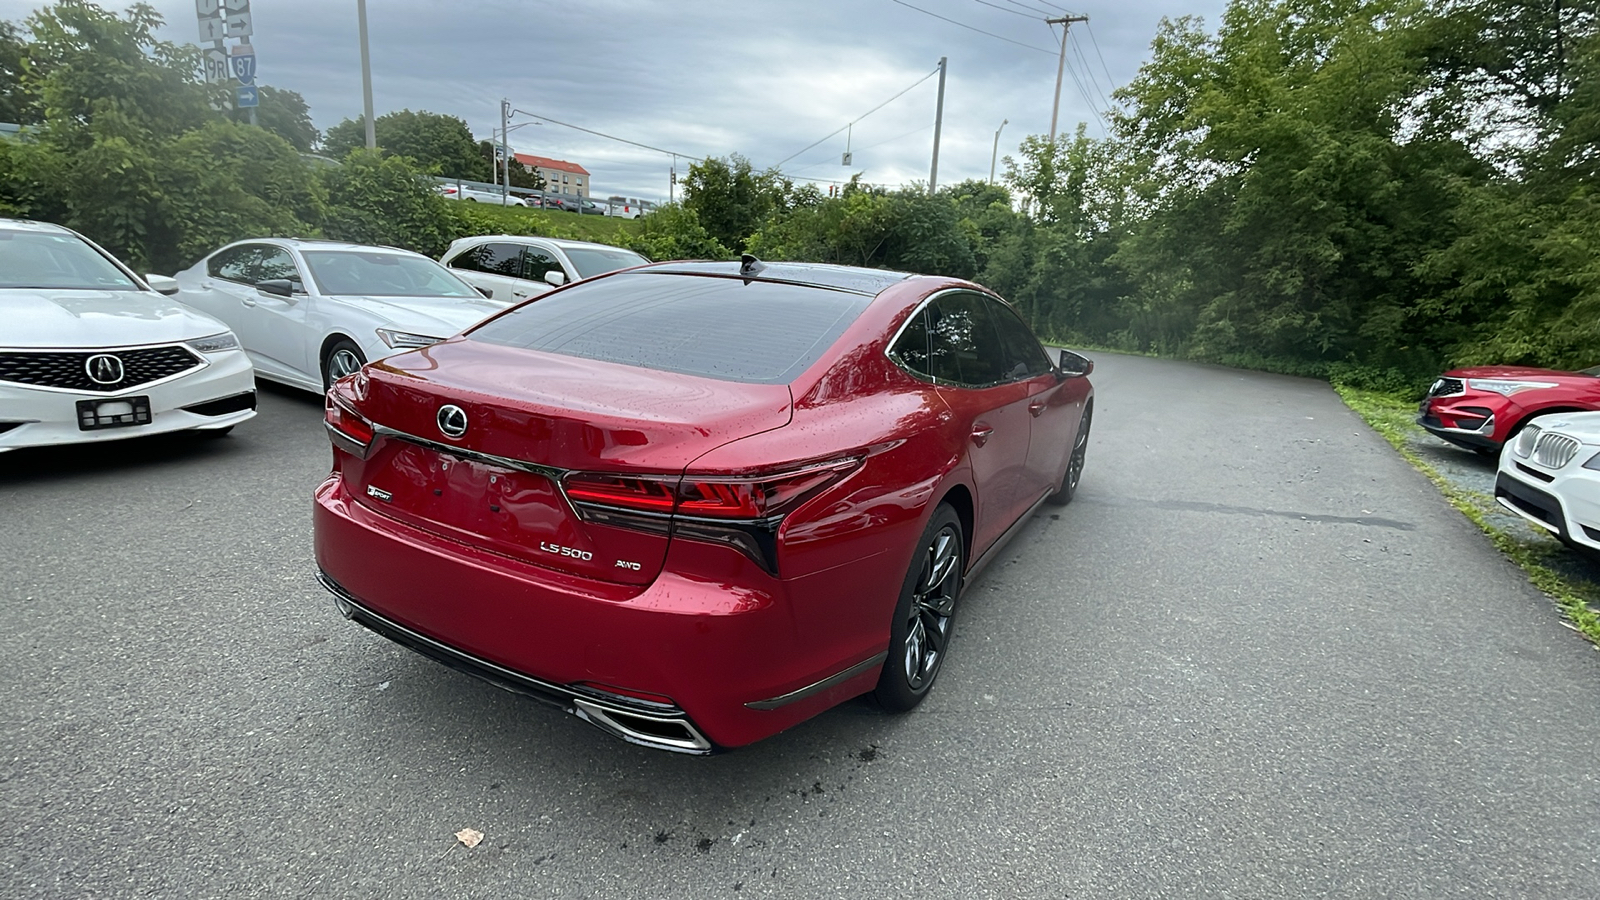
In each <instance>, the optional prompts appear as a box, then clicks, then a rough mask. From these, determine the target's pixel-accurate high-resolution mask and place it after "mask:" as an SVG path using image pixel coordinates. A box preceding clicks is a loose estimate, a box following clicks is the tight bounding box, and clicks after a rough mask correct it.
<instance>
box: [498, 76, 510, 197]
mask: <svg viewBox="0 0 1600 900" xmlns="http://www.w3.org/2000/svg"><path fill="white" fill-rule="evenodd" d="M500 168H501V170H502V171H503V172H504V173H505V179H506V180H505V182H504V183H503V184H502V185H501V187H500V205H501V206H505V205H507V204H508V203H510V201H509V200H508V199H507V198H508V197H510V196H511V101H510V100H501V101H500Z"/></svg>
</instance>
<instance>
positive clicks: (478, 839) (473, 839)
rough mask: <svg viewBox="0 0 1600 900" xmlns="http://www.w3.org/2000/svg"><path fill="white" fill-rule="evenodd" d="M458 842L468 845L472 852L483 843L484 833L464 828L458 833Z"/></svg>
mask: <svg viewBox="0 0 1600 900" xmlns="http://www.w3.org/2000/svg"><path fill="white" fill-rule="evenodd" d="M456 840H458V841H460V842H461V843H463V844H466V845H467V849H468V850H471V849H472V848H473V847H476V846H478V845H479V844H481V843H483V832H481V831H477V830H474V829H472V828H463V829H461V830H460V831H458V832H456Z"/></svg>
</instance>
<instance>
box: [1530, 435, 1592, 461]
mask: <svg viewBox="0 0 1600 900" xmlns="http://www.w3.org/2000/svg"><path fill="white" fill-rule="evenodd" d="M1579 446H1581V445H1580V444H1579V443H1578V441H1577V440H1576V439H1575V438H1570V437H1567V436H1566V435H1564V434H1556V433H1555V432H1551V431H1546V432H1543V433H1541V434H1540V435H1539V440H1538V442H1537V443H1535V444H1534V445H1533V461H1534V462H1536V463H1538V464H1539V465H1541V466H1544V467H1545V468H1547V469H1559V468H1561V467H1562V466H1564V465H1566V464H1567V463H1569V462H1572V458H1573V457H1574V456H1577V455H1578V447H1579Z"/></svg>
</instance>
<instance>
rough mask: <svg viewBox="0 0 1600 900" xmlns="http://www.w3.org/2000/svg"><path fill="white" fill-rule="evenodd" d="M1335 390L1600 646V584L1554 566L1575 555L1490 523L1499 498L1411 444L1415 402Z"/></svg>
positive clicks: (1574, 623)
mask: <svg viewBox="0 0 1600 900" xmlns="http://www.w3.org/2000/svg"><path fill="white" fill-rule="evenodd" d="M1334 390H1336V391H1338V393H1339V397H1340V398H1341V399H1342V400H1344V402H1345V405H1347V406H1349V407H1350V408H1351V409H1353V410H1355V412H1356V414H1357V415H1359V416H1361V418H1363V419H1365V420H1366V421H1367V424H1368V425H1371V426H1372V428H1373V430H1375V431H1377V432H1378V433H1379V434H1381V435H1383V437H1384V439H1385V440H1387V441H1388V442H1389V443H1390V444H1392V445H1394V448H1395V450H1397V451H1399V453H1400V455H1401V456H1402V457H1404V458H1405V460H1406V462H1409V463H1411V465H1412V466H1414V467H1415V468H1416V469H1417V470H1418V471H1420V472H1421V473H1422V474H1424V475H1426V476H1428V480H1430V481H1432V482H1433V483H1434V485H1435V486H1437V487H1438V488H1439V492H1440V493H1442V494H1444V496H1445V499H1446V500H1448V501H1449V502H1450V505H1451V506H1454V507H1455V508H1456V509H1458V510H1460V511H1461V514H1462V515H1464V516H1466V517H1467V518H1468V519H1471V520H1472V522H1473V523H1474V524H1475V525H1477V526H1478V527H1479V528H1481V529H1483V532H1484V534H1487V535H1488V536H1489V540H1491V541H1493V542H1494V545H1495V546H1496V547H1498V548H1499V549H1500V551H1501V552H1502V553H1504V554H1505V555H1506V556H1508V557H1510V558H1511V561H1512V562H1514V563H1516V564H1517V565H1519V566H1521V567H1522V569H1523V571H1525V572H1527V573H1528V578H1529V579H1530V580H1531V581H1532V582H1533V585H1534V587H1537V588H1538V589H1539V590H1541V591H1543V592H1544V593H1545V594H1546V595H1547V596H1549V597H1550V599H1551V600H1554V601H1555V603H1556V605H1557V606H1559V607H1560V608H1561V611H1562V613H1563V614H1565V615H1566V617H1567V620H1568V621H1569V622H1571V623H1572V626H1573V628H1574V629H1575V630H1576V631H1577V632H1578V633H1580V634H1582V635H1583V636H1584V637H1586V638H1588V639H1589V640H1590V641H1592V642H1594V643H1596V644H1600V612H1596V609H1595V604H1597V603H1600V585H1597V584H1595V583H1594V582H1593V581H1589V580H1586V579H1580V578H1575V577H1571V576H1568V575H1566V574H1563V573H1562V572H1560V571H1557V569H1556V568H1554V567H1552V566H1551V565H1550V563H1551V562H1552V560H1553V558H1554V557H1555V556H1556V555H1557V554H1562V553H1570V552H1572V551H1570V550H1567V549H1566V548H1564V547H1562V546H1561V545H1560V544H1555V543H1553V542H1551V541H1548V540H1534V539H1531V538H1529V537H1526V536H1524V535H1519V534H1516V533H1514V532H1510V531H1506V530H1505V529H1502V528H1499V527H1497V526H1496V525H1495V524H1494V523H1493V522H1491V521H1489V517H1488V515H1487V514H1488V513H1489V512H1491V511H1493V510H1494V509H1496V504H1495V502H1494V498H1492V497H1489V496H1487V495H1485V494H1482V493H1480V492H1478V491H1469V490H1464V489H1462V488H1459V487H1457V486H1455V485H1454V484H1451V483H1450V481H1449V480H1448V479H1446V478H1445V477H1444V476H1442V475H1440V474H1439V472H1438V471H1437V470H1436V469H1434V467H1433V466H1431V465H1429V464H1428V462H1427V461H1426V460H1424V459H1423V458H1422V457H1421V456H1420V455H1418V454H1417V452H1416V451H1415V450H1413V449H1412V448H1411V443H1410V438H1411V437H1413V436H1415V435H1416V434H1417V433H1418V430H1419V429H1418V428H1417V426H1416V424H1415V423H1414V422H1413V421H1412V419H1413V417H1414V416H1415V415H1416V404H1415V403H1414V402H1412V401H1410V400H1407V399H1405V398H1404V397H1402V396H1399V395H1396V394H1384V393H1379V392H1376V391H1362V390H1356V389H1353V388H1347V387H1340V386H1338V385H1335V386H1334Z"/></svg>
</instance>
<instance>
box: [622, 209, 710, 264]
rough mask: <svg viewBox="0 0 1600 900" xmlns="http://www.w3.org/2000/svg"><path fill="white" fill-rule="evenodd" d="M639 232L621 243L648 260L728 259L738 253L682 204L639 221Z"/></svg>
mask: <svg viewBox="0 0 1600 900" xmlns="http://www.w3.org/2000/svg"><path fill="white" fill-rule="evenodd" d="M637 222H638V231H637V232H635V233H634V234H632V235H630V236H629V237H628V238H627V239H626V240H624V241H623V242H622V246H624V247H627V248H628V249H630V250H633V251H635V252H637V253H642V254H643V255H644V256H646V257H648V258H649V259H653V260H657V261H662V260H669V259H729V258H731V257H733V256H735V255H736V254H735V253H734V252H733V251H731V250H729V249H728V248H727V247H726V246H725V245H723V244H722V242H720V241H718V240H717V239H716V238H715V237H713V236H712V235H711V233H710V232H709V231H707V230H706V229H705V227H704V226H702V225H701V224H700V218H699V215H698V214H697V213H696V212H695V211H694V210H693V209H691V208H690V207H688V206H684V205H682V204H677V203H673V204H668V205H666V206H663V207H660V208H658V209H656V210H655V211H654V212H652V213H650V214H649V215H646V216H643V217H642V218H640V219H638V220H637Z"/></svg>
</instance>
